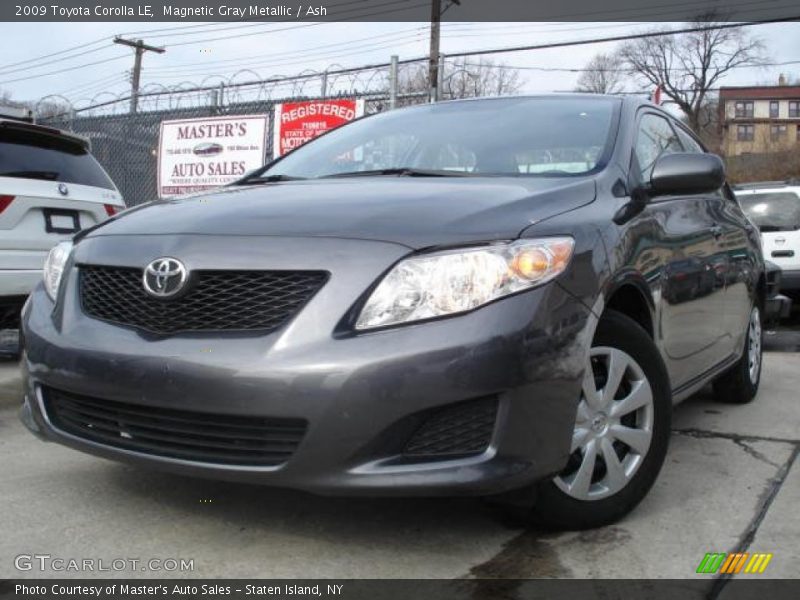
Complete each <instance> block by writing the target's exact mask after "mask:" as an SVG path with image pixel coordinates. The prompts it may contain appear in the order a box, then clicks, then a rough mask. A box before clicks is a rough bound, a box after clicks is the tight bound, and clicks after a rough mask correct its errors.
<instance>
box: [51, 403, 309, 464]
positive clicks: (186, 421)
mask: <svg viewBox="0 0 800 600" xmlns="http://www.w3.org/2000/svg"><path fill="white" fill-rule="evenodd" d="M42 396H43V399H44V407H45V411H46V413H47V416H48V418H49V419H50V422H51V423H52V424H53V425H54V426H55V427H57V428H58V429H60V430H61V431H63V432H65V433H69V434H71V435H74V436H76V437H79V438H82V439H85V440H90V441H93V442H97V443H100V444H105V445H107V446H113V447H115V448H122V449H125V450H133V451H136V452H141V453H144V454H151V455H153V456H162V457H168V458H179V459H184V460H191V461H196V462H202V463H213V464H223V465H243V466H244V465H250V466H260V467H274V466H278V465H281V464H283V463H285V462H286V461H287V460H289V458H291V456H292V454H294V452H295V450H296V449H297V447H298V445H299V444H300V442H301V440H302V439H303V436H304V435H305V432H306V428H307V422H306V421H305V420H303V419H283V418H281V419H276V418H264V417H249V416H236V415H219V414H208V413H200V412H192V411H185V410H174V409H167V408H153V407H150V406H143V405H138V404H127V403H123V402H112V401H108V400H100V399H98V398H90V397H87V396H80V395H77V394H71V393H67V392H62V391H59V390H54V389H52V388H44V389H42Z"/></svg>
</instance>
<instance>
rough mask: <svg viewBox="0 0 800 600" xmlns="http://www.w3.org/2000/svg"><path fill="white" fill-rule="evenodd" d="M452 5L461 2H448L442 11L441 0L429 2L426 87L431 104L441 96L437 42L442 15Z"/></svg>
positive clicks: (457, 0)
mask: <svg viewBox="0 0 800 600" xmlns="http://www.w3.org/2000/svg"><path fill="white" fill-rule="evenodd" d="M454 4H455V5H458V6H460V5H461V0H448V2H447V6H446V7H444V9H442V0H431V48H430V52H429V54H428V87H429V89H430V101H431V102H438V101H439V98H440V95H441V77H440V73H439V69H440V68H441V66H440V64H439V62H440V57H439V42H440V39H441V24H442V15H443V14H444V13H445V12H446V11H447V9H449V8H450V7H451V6H453V5H454Z"/></svg>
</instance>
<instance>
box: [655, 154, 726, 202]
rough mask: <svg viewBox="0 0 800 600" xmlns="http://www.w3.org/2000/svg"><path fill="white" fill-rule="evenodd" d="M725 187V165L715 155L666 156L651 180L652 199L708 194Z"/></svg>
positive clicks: (658, 163) (657, 166)
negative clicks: (656, 197)
mask: <svg viewBox="0 0 800 600" xmlns="http://www.w3.org/2000/svg"><path fill="white" fill-rule="evenodd" d="M724 183H725V165H724V164H723V162H722V159H721V158H720V157H719V156H717V155H716V154H693V153H677V154H666V155H664V156H662V157H661V158H659V159H658V160H657V161H656V164H655V165H654V166H653V173H652V175H651V176H650V190H649V191H650V194H651V195H653V196H666V195H683V194H706V193H709V192H713V191H715V190H718V189H719V188H721V187H722V185H723V184H724Z"/></svg>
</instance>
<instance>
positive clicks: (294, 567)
mask: <svg viewBox="0 0 800 600" xmlns="http://www.w3.org/2000/svg"><path fill="white" fill-rule="evenodd" d="M795 333H797V332H795V331H793V330H792V329H791V328H789V329H785V330H783V331H780V332H777V333H770V334H768V336H767V348H768V349H770V350H772V351H770V352H768V353H767V354H766V355H765V361H764V373H763V379H762V385H761V390H760V392H759V395H758V397H757V398H756V400H755V401H754V402H753V403H751V404H749V405H745V406H729V405H722V404H718V403H716V402H714V401H713V400H712V399H711V397H710V394H709V392H708V391H707V390H706V391H704V392H702V393H700V394H698V395H697V396H696V397H694V398H692V399H690V400H688V401H687V402H685V403H684V404H682V405H681V406H679V407H678V408H677V409H676V414H675V419H674V433H673V436H672V442H671V446H670V450H669V455H668V457H667V460H666V464H665V466H664V469H663V471H662V473H661V476H660V478H659V480H658V482H657V483H656V485H655V487H654V488H653V490H652V491H651V492H650V495H649V496H648V497H647V498H646V499H645V501H644V502H643V503H642V504H641V505H640V506H639V507H638V508H637V509H636V510H635V511H634V512H633V513H632V514H631V515H630V516H628V517H627V518H625V519H624V520H622V521H621V522H619V523H618V524H616V525H613V526H610V527H606V528H603V529H598V530H594V531H587V532H581V533H561V534H543V533H540V532H537V531H532V530H525V529H524V528H522V527H520V525H519V524H518V523H516V522H514V521H510V520H508V519H505V518H503V517H502V516H501V515H500V514H499V513H498V512H497V511H496V510H494V509H492V508H491V507H488V506H487V505H485V504H484V503H482V502H481V501H479V500H475V499H465V498H460V499H411V500H408V499H363V498H361V499H348V498H323V497H316V496H312V495H309V494H305V493H300V492H294V491H287V490H279V489H270V488H265V487H256V486H248V485H241V484H231V483H220V482H214V481H205V480H197V479H190V478H185V477H177V476H173V475H167V474H163V473H158V472H154V471H149V470H144V469H140V468H134V467H130V466H125V465H120V464H116V463H113V462H109V461H105V460H102V459H99V458H94V457H91V456H88V455H85V454H82V453H79V452H76V451H73V450H70V449H67V448H64V447H61V446H59V445H55V444H49V443H43V442H40V441H39V440H37V439H35V438H34V437H33V436H32V435H30V434H29V433H28V432H27V431H26V430H25V429H24V427H23V426H22V424H21V423H20V422H19V421H18V419H17V409H18V405H19V397H20V393H21V387H20V380H19V370H18V366H17V364H16V363H13V362H8V361H6V362H0V532H2V533H1V534H0V578H11V577H14V578H16V577H58V576H63V575H65V574H66V575H72V576H74V575H73V574H70V573H65V572H59V571H53V570H45V571H42V570H40V569H39V568H38V566H37V565H36V564H34V565H33V568H31V570H22V571H21V570H18V569H17V568H16V566H15V560H16V557H18V556H20V555H43V554H44V555H50V556H51V557H60V558H65V559H69V558H77V559H84V558H90V559H98V560H103V561H104V563H105V564H106V565H108V564H110V563H111V561H112V560H114V559H125V560H126V561H128V559H135V560H138V561H147V560H149V559H151V558H156V559H161V560H164V559H176V560H180V559H186V560H192V561H193V565H192V566H193V569H192V570H191V571H184V572H180V571H170V572H165V571H161V572H153V571H142V570H141V567H140V566H139V565H140V564H141V562H139V563H136V567H132V566H131V567H128V566H126V567H125V568H124V569H123V570H121V571H119V572H114V573H112V574H113V575H115V576H132V577H137V576H138V577H143V576H148V577H162V576H167V577H178V576H181V577H187V576H188V577H203V578H205V577H223V576H224V577H248V578H249V577H269V578H296V577H298V578H299V577H304V578H305V577H321V578H322V577H330V578H390V577H392V578H394V577H397V578H458V577H465V578H537V577H576V578H594V577H612V578H645V577H646V578H689V579H695V578H698V577H705V578H707V579H709V584H711V583H712V582H711V579H712V577H713V576H711V575H697V574H696V573H695V570H696V568H697V566H698V564H699V563H700V561H701V560H702V558H703V556H704V555H705V554H706V553H707V552H734V551H747V552H766V553H772V554H773V558H772V560H771V562H770V564H769V566H768V569H767V570H766V571H765V575H764V576H770V577H791V578H794V577H798V576H800V569H798V567H797V565H798V564H800V518H799V517H798V510H797V507H798V505H799V504H800V473H799V472H798V471H800V466H799V465H798V464H797V463H798V462H800V461H798V460H797V455H798V449H800V419H799V418H798V417H799V416H800V406H798V403H799V402H800V394H798V390H800V354H798V353H795V352H794V351H791V350H794V346H793V342H792V339H794V338H793V337H792V336H794V335H795ZM798 335H800V334H798ZM798 341H799V342H800V340H798ZM776 349H777V350H778V351H774V350H776ZM17 562H18V561H17ZM96 564H98V563H96ZM118 564H121V563H118ZM130 564H132V563H130ZM170 564H171V563H170ZM22 565H23V566H24V565H25V561H24V559H23V563H22ZM83 576H88V577H92V576H103V577H108V576H109V573H108V572H105V573H103V572H95V573H91V572H88V573H84V574H83Z"/></svg>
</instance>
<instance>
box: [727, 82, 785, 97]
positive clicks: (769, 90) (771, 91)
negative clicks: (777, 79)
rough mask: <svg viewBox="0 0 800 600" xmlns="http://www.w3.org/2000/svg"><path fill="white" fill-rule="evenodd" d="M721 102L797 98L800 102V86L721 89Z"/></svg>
mask: <svg viewBox="0 0 800 600" xmlns="http://www.w3.org/2000/svg"><path fill="white" fill-rule="evenodd" d="M719 97H720V100H761V99H764V100H769V99H780V98H797V99H798V100H800V85H769V86H766V85H765V86H746V87H745V86H743V87H721V88H719Z"/></svg>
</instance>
